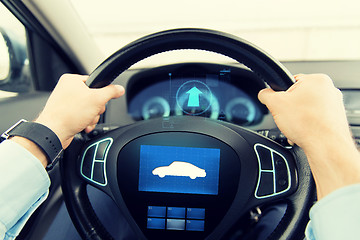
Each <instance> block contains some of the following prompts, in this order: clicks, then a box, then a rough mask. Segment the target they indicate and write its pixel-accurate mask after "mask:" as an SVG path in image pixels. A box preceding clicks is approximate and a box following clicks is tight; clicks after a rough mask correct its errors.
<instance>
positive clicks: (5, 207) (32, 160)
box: [0, 140, 50, 232]
mask: <svg viewBox="0 0 360 240" xmlns="http://www.w3.org/2000/svg"><path fill="white" fill-rule="evenodd" d="M0 164H1V168H0V225H1V223H2V224H3V225H4V226H5V228H6V231H9V230H10V229H12V228H13V227H14V225H15V224H18V223H20V222H22V221H23V222H26V220H27V219H28V218H29V217H30V216H31V213H32V212H34V211H35V209H36V208H37V207H38V206H39V205H40V204H41V202H43V201H44V200H45V199H46V196H47V192H48V188H49V186H50V179H49V176H48V174H47V172H46V171H45V169H44V167H43V165H42V164H41V163H40V161H39V160H38V159H37V158H36V157H35V156H34V155H33V154H31V153H30V152H29V151H28V150H26V149H25V148H24V147H22V146H21V145H19V144H18V143H16V142H13V141H11V140H6V141H4V142H2V143H1V144H0ZM29 213H30V214H29ZM24 218H26V219H24ZM20 219H22V221H20ZM20 225H21V227H22V225H23V224H20ZM16 232H19V231H16Z"/></svg>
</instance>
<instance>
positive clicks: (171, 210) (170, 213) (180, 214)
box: [167, 207, 185, 218]
mask: <svg viewBox="0 0 360 240" xmlns="http://www.w3.org/2000/svg"><path fill="white" fill-rule="evenodd" d="M167 217H168V218H185V208H181V207H168V208H167Z"/></svg>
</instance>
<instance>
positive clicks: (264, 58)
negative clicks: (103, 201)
mask: <svg viewBox="0 0 360 240" xmlns="http://www.w3.org/2000/svg"><path fill="white" fill-rule="evenodd" d="M181 49H196V50H206V51H211V52H215V53H219V54H222V55H225V56H228V57H230V58H233V59H234V60H236V61H238V62H240V63H242V64H244V65H246V66H247V67H249V68H250V69H251V70H252V71H253V72H255V73H256V74H258V75H259V76H260V77H261V79H263V80H264V81H265V82H266V83H267V84H268V85H269V86H270V87H271V88H273V89H274V90H286V89H287V88H288V87H290V86H291V85H292V84H293V78H292V76H291V74H290V73H289V72H288V71H287V70H286V68H285V67H283V66H282V65H281V64H280V63H279V62H278V61H277V60H275V59H273V58H272V57H271V56H270V55H268V54H266V53H265V52H264V51H263V50H261V49H259V48H258V47H256V46H254V45H252V44H251V43H249V42H246V41H245V40H243V39H241V38H238V37H235V36H232V35H229V34H226V33H222V32H217V31H213V30H206V29H175V30H169V31H164V32H160V33H155V34H152V35H149V36H147V37H144V38H141V39H139V40H137V41H135V42H133V43H130V44H129V45H127V46H125V47H124V48H122V49H120V50H119V51H117V52H116V53H114V54H113V55H112V56H110V57H109V58H108V59H106V60H105V61H104V62H103V63H102V64H100V65H99V67H97V68H96V69H95V70H94V72H93V73H91V75H90V77H89V80H88V84H89V86H90V87H92V88H100V87H103V86H106V85H108V84H110V83H111V82H112V81H114V79H115V78H116V77H117V76H118V75H119V74H121V73H122V72H124V71H125V70H127V69H128V68H129V67H130V66H132V65H133V64H135V63H137V62H139V61H140V60H143V59H145V58H147V57H150V56H152V55H155V54H158V53H162V52H166V51H172V50H181ZM79 151H80V148H79V146H76V141H74V142H73V144H71V146H70V147H69V149H68V151H66V152H65V157H64V158H65V159H64V161H61V163H60V168H61V175H62V188H63V192H64V198H65V202H66V205H67V208H68V211H69V214H70V216H71V218H72V221H73V223H74V225H75V227H76V228H77V230H78V232H79V233H80V235H81V236H82V238H84V239H112V237H111V236H110V235H109V234H108V232H107V231H106V230H105V228H104V227H103V225H102V224H101V222H100V221H99V220H98V218H97V217H96V215H95V213H94V211H93V209H92V207H91V204H90V201H89V199H88V196H87V194H86V183H84V182H82V181H80V180H79V178H78V177H77V176H78V175H79V173H78V170H77V169H76V164H75V167H74V163H71V161H70V160H68V159H76V158H77V157H78V153H79ZM293 154H294V155H295V159H296V163H297V171H298V178H299V185H298V190H297V191H296V192H295V193H294V194H293V195H292V196H291V197H290V199H291V204H290V206H289V207H288V210H287V211H286V213H285V216H284V217H283V219H282V220H281V222H280V224H279V225H278V227H277V228H276V229H275V231H274V232H273V233H272V235H271V236H270V239H297V238H298V237H299V235H298V232H299V231H303V227H302V226H303V225H305V224H306V222H307V218H305V217H304V216H305V215H306V216H307V215H308V211H309V209H310V207H311V206H312V203H313V199H314V193H315V190H314V189H315V187H314V183H313V179H312V175H311V171H310V168H309V166H308V164H307V160H306V158H305V156H304V154H303V153H302V150H301V149H299V148H298V147H294V152H293ZM72 162H75V161H72Z"/></svg>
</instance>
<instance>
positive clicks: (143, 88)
mask: <svg viewBox="0 0 360 240" xmlns="http://www.w3.org/2000/svg"><path fill="white" fill-rule="evenodd" d="M263 88H265V85H264V83H263V82H262V81H261V79H260V78H259V77H258V76H257V75H255V74H254V73H253V72H252V71H250V70H249V69H247V68H245V67H239V66H236V67H235V66H230V65H219V64H209V63H185V64H174V65H168V66H162V67H158V68H154V69H150V70H144V71H140V72H138V73H136V74H134V75H133V76H132V77H131V78H130V79H129V81H128V86H127V105H128V114H129V115H130V116H131V117H132V118H133V119H134V120H135V121H140V120H147V119H152V118H157V117H170V116H179V115H190V116H201V117H206V118H210V119H216V120H223V121H227V122H231V123H235V124H237V125H240V126H252V125H255V124H257V123H259V122H260V121H261V120H262V119H263V117H264V115H265V114H267V113H268V111H267V110H266V108H264V106H262V105H261V104H260V103H259V101H258V100H257V93H258V91H259V90H260V89H263Z"/></svg>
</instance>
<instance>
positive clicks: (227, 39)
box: [87, 29, 293, 90]
mask: <svg viewBox="0 0 360 240" xmlns="http://www.w3.org/2000/svg"><path fill="white" fill-rule="evenodd" d="M181 49H197V50H206V51H211V52H215V53H219V54H222V55H225V56H228V57H230V58H232V59H234V60H236V61H238V62H240V63H243V64H244V65H246V66H247V67H249V68H250V69H251V70H253V71H254V72H255V73H256V74H258V75H259V76H260V77H261V78H262V79H263V80H264V81H266V82H267V83H268V84H269V86H270V87H271V88H272V89H274V90H286V89H287V88H289V87H290V86H291V85H292V84H293V77H292V75H291V74H290V72H289V71H288V70H287V69H286V68H285V67H284V66H283V65H282V64H281V63H280V62H278V61H277V60H275V59H274V58H272V57H271V56H270V55H268V54H267V53H265V52H264V51H263V50H261V49H260V48H258V47H256V46H255V45H253V44H251V43H249V42H247V41H246V40H244V39H241V38H238V37H236V36H233V35H230V34H226V33H222V32H218V31H213V30H207V29H175V30H169V31H164V32H159V33H155V34H152V35H149V36H146V37H144V38H141V39H139V40H137V41H135V42H132V43H130V44H129V45H127V46H125V47H124V48H122V49H120V50H119V51H117V52H115V53H114V54H113V55H111V56H110V57H109V58H108V59H106V60H105V61H104V62H103V63H102V64H101V65H100V66H99V67H98V68H96V69H95V71H94V72H92V74H91V75H90V78H89V80H88V81H87V82H88V84H89V86H90V87H94V88H100V87H103V86H106V85H108V84H110V83H111V82H112V81H113V80H114V79H115V78H116V77H117V76H118V75H120V74H121V73H122V72H124V71H125V70H126V69H128V68H129V67H131V66H132V65H133V64H135V63H137V62H139V61H140V60H143V59H145V58H147V57H150V56H152V55H155V54H158V53H162V52H166V51H172V50H181Z"/></svg>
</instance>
